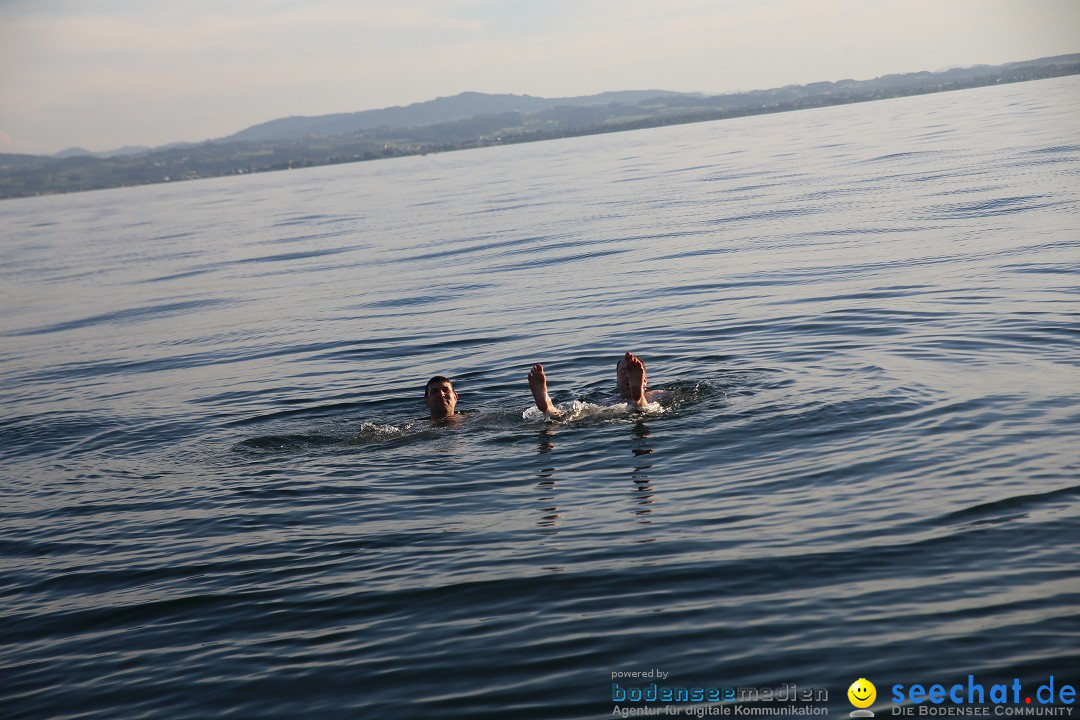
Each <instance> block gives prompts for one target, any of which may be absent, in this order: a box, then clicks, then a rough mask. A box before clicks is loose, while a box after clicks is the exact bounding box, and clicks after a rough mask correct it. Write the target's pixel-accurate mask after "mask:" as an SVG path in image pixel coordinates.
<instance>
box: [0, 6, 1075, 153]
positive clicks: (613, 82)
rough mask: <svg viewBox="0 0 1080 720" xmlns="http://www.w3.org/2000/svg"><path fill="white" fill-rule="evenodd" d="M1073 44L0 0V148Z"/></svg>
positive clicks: (980, 25)
mask: <svg viewBox="0 0 1080 720" xmlns="http://www.w3.org/2000/svg"><path fill="white" fill-rule="evenodd" d="M1078 51H1080V0H711V1H707V0H652V1H651V2H638V1H637V0H547V1H545V0H531V1H526V0H513V1H510V0H506V1H502V2H493V1H486V0H355V1H353V2H348V1H346V0H304V1H301V0H0V152H26V153H45V152H55V151H57V150H61V149H64V148H67V147H71V146H81V147H85V148H88V149H90V150H109V149H113V148H117V147H120V146H123V145H161V144H164V143H168V142H173V141H178V140H186V141H199V140H205V139H209V138H215V137H221V136H224V135H228V134H231V133H233V132H235V131H238V130H241V129H243V128H245V127H248V126H250V125H253V124H255V123H258V122H263V121H266V120H271V119H274V118H277V117H284V116H288V115H322V114H326V113H332V112H350V111H356V110H367V109H371V108H379V107H387V106H390V105H404V104H408V103H411V102H419V101H422V100H430V99H432V98H434V97H438V96H441V95H453V94H456V93H459V92H462V91H465V90H476V91H480V92H493V93H494V92H498V93H517V94H524V93H527V94H530V95H540V96H545V97H560V96H568V95H585V94H590V93H596V92H601V91H605V90H637V89H652V88H659V89H665V90H683V91H699V92H710V93H713V92H716V93H718V92H726V91H735V90H752V89H757V88H768V87H776V86H780V85H786V84H789V83H806V82H814V81H817V80H839V79H842V78H856V79H866V78H872V77H876V76H878V75H884V74H886V73H892V72H908V71H916V70H943V69H946V68H948V67H956V66H970V65H975V64H979V63H988V64H997V63H1002V62H1008V61H1011V60H1027V59H1033V58H1037V57H1042V56H1047V55H1058V54H1064V53H1070V52H1078Z"/></svg>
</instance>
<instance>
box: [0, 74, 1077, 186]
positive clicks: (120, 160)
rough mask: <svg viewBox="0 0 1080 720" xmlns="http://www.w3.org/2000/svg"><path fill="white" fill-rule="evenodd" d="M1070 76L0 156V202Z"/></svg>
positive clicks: (892, 83)
mask: <svg viewBox="0 0 1080 720" xmlns="http://www.w3.org/2000/svg"><path fill="white" fill-rule="evenodd" d="M1071 75H1080V55H1067V56H1061V57H1059V58H1045V59H1043V60H1032V61H1026V62H1021V63H1009V64H1007V65H1002V66H992V67H978V68H971V69H967V70H953V71H945V72H941V73H910V74H906V75H897V76H886V77H884V78H875V79H874V80H870V81H854V80H845V81H840V82H839V83H811V84H810V85H805V86H787V87H784V88H776V89H773V90H768V91H755V92H753V93H741V94H735V95H719V96H689V95H685V94H679V93H671V94H667V95H658V96H657V97H655V98H652V99H648V100H645V101H642V102H640V103H637V104H622V103H618V102H612V103H609V104H607V105H595V104H594V105H591V106H586V105H583V106H557V107H554V108H552V109H546V110H544V111H541V112H518V111H509V112H502V113H497V114H488V115H477V116H475V117H472V118H468V119H464V120H460V119H458V120H453V121H444V122H437V123H432V124H427V125H413V126H408V127H395V128H388V127H379V128H374V129H364V130H360V131H354V132H350V133H347V134H342V135H319V134H311V135H309V136H307V137H303V138H298V139H296V138H294V139H284V138H283V139H271V140H262V141H231V142H223V141H207V142H205V143H201V144H198V145H192V146H184V147H168V148H162V149H158V150H151V151H148V152H145V153H136V154H128V155H116V156H111V157H97V156H93V155H85V156H75V157H64V158H58V157H49V156H33V155H0V199H11V198H19V197H35V196H41V195H57V194H65V193H71V192H83V191H90V190H105V189H110V188H117V187H134V186H138V185H150V184H158V183H165V182H179V181H183V180H200V179H206V178H213V177H225V176H229V175H246V174H253V173H261V172H273V171H277V170H291V169H299V168H306V167H320V166H324V165H339V164H344V163H352V162H364V161H368V160H383V159H387V158H394V157H408V156H413V155H426V154H429V153H443V152H452V151H456V150H471V149H476V148H484V147H495V146H499V145H515V144H520V143H528V142H540V141H544V140H557V139H562V138H569V137H583V136H587V135H600V134H605V133H612V132H625V131H630V130H642V129H648V128H655V127H666V126H670V125H684V124H690V123H699V122H713V121H716V120H727V119H732V118H738V117H750V116H754V115H769V114H774V113H781V112H793V111H796V110H808V109H814V108H822V107H833V106H837V105H849V104H853V103H863V102H873V101H876V100H888V99H893V98H898V97H910V96H914V95H928V94H935V93H941V92H952V91H955V90H967V89H972V88H979V87H988V86H993V85H1004V84H1013V83H1019V82H1030V81H1034V80H1046V79H1051V78H1057V77H1067V76H1071ZM475 95H477V96H478V97H491V96H480V95H479V94H475ZM509 97H515V96H509ZM520 97H523V98H524V97H527V96H520ZM434 102H436V101H432V103H429V104H433V103H434ZM421 105H423V104H421ZM405 110H408V108H406V109H405ZM362 114H363V113H356V114H354V115H362ZM304 120H308V121H312V122H315V121H319V120H321V118H301V119H298V121H297V122H301V121H304ZM575 123H577V124H575Z"/></svg>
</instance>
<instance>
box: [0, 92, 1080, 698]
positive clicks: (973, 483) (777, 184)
mask: <svg viewBox="0 0 1080 720" xmlns="http://www.w3.org/2000/svg"><path fill="white" fill-rule="evenodd" d="M1077 118H1080V80H1078V79H1076V78H1064V79H1057V80H1048V81H1041V82H1033V83H1025V84H1021V85H1010V86H1006V87H997V88H985V89H978V90H971V91H964V92H955V93H948V94H941V95H932V96H923V97H915V98H906V99H898V100H890V101H883V102H876V103H867V104H862V105H856V106H845V107H836V108H827V109H821V110H814V111H807V112H799V113H787V114H781V115H773V116H763V117H755V118H746V119H741V120H731V121H724V122H716V123H705V124H697V125H686V126H679V127H672V128H664V129H655V130H646V131H641V132H631V133H621V134H614V135H604V136H596V137H588V138H580V139H573V140H564V141H554V142H545V143H536V144H530V145H522V146H515V147H505V148H491V149H485V150H476V151H468V152H459V153H449V154H440V155H429V156H426V157H415V158H405V159H398V160H392V161H379V162H371V163H361V164H355V165H347V166H337V167H332V168H317V169H311V170H305V171H292V172H281V173H274V174H264V175H257V176H247V177H237V178H229V179H220V180H209V181H199V182H188V183H180V184H173V185H159V186H152V187H141V188H131V189H121V190H113V191H103V192H93V193H84V194H78V195H69V196H59V197H46V198H34V199H26V200H8V201H4V202H3V203H0V228H2V229H0V248H2V252H3V263H2V265H0V276H2V286H0V287H2V290H0V292H2V295H0V298H2V307H3V314H2V317H0V338H2V342H0V398H2V402H3V408H4V413H3V416H2V418H0V459H2V461H3V465H2V467H3V472H2V476H3V486H2V487H3V495H4V502H3V506H2V511H0V517H2V522H0V563H2V567H3V575H2V581H0V598H2V604H0V609H2V616H0V707H2V708H3V710H2V715H3V716H4V717H6V718H44V717H51V718H103V719H104V718H151V717H153V718H158V717H160V718H180V717H183V718H199V717H226V716H227V717H237V718H253V717H261V718H299V717H321V718H461V719H465V718H470V719H477V718H547V719H563V718H567V719H569V718H606V717H613V714H612V712H613V706H614V705H615V704H616V703H615V702H613V700H612V687H611V683H612V681H613V679H612V674H613V673H616V672H633V671H646V670H649V669H659V670H661V671H662V672H665V673H669V674H670V675H669V676H668V679H667V680H666V682H667V683H668V684H670V685H675V686H685V687H690V686H701V687H739V686H755V687H779V686H781V685H782V684H785V683H795V684H797V685H798V686H799V687H800V688H804V687H805V688H822V689H827V691H828V700H827V701H825V702H823V703H818V704H819V705H820V706H822V707H824V708H828V709H830V710H831V713H832V714H833V715H842V714H846V713H847V712H848V711H850V710H852V707H851V705H850V704H849V703H848V700H847V697H846V691H847V688H848V686H849V685H850V684H851V683H852V682H853V681H855V680H856V679H857V678H860V677H865V678H868V679H870V680H872V681H873V682H874V683H876V685H877V688H878V702H877V704H876V705H875V706H874V709H875V710H876V711H877V712H878V715H879V716H881V715H883V714H886V715H887V714H889V713H890V707H891V700H890V695H891V692H890V688H891V687H892V686H893V685H894V684H902V685H904V686H905V687H906V686H909V685H911V684H913V683H922V684H924V685H926V686H929V685H930V684H932V683H943V684H945V685H946V686H948V685H949V684H951V683H955V682H966V680H967V676H968V675H969V674H973V675H974V676H975V677H976V680H977V681H979V682H982V683H984V684H985V685H986V686H987V688H989V686H990V685H991V684H994V683H1011V682H1012V680H1013V679H1014V678H1018V679H1019V680H1020V682H1021V683H1022V684H1023V686H1024V691H1025V692H1027V693H1033V692H1034V690H1035V688H1036V687H1037V686H1038V685H1039V684H1042V683H1044V682H1046V680H1047V678H1048V677H1049V676H1050V675H1053V676H1054V677H1055V682H1056V683H1057V684H1058V685H1059V686H1060V684H1062V683H1066V682H1067V683H1072V684H1073V685H1077V684H1080V649H1078V648H1080V579H1078V573H1077V565H1078V557H1080V553H1078V547H1080V543H1078V541H1080V480H1078V476H1080V452H1078V441H1077V431H1078V428H1080V413H1078V400H1080V383H1078V380H1080V374H1078V370H1077V361H1078V358H1080V352H1078V351H1080V322H1078V320H1080V318H1078V312H1080V309H1078V305H1077V282H1076V277H1077V275H1076V273H1077V270H1078V266H1080V212H1078V211H1080V122H1078V120H1077ZM627 350H633V351H635V352H637V353H638V354H639V355H641V356H642V357H643V358H644V359H645V361H646V362H647V363H648V368H649V377H650V387H656V388H659V389H663V390H665V392H664V393H663V395H662V396H661V400H660V402H659V404H658V405H657V406H656V407H654V408H653V409H652V410H651V411H650V412H648V413H645V414H631V413H628V412H627V411H625V410H623V409H620V408H610V407H604V406H605V405H606V404H607V403H608V402H609V401H608V398H609V397H610V396H611V395H612V394H613V391H614V364H615V361H616V360H617V358H618V357H619V356H620V355H621V354H622V353H623V352H625V351H627ZM535 362H543V363H544V364H545V367H546V368H547V370H548V374H549V376H550V378H551V390H552V394H553V397H554V400H555V402H556V403H558V404H560V405H561V406H562V407H564V408H566V409H568V410H571V411H572V413H573V414H572V416H571V418H570V419H568V420H565V421H562V422H546V421H545V420H544V419H543V418H541V417H538V416H537V415H536V413H535V412H531V411H529V407H530V403H531V400H530V397H529V393H528V388H527V385H526V383H525V376H526V373H527V372H528V369H529V367H530V366H531V365H532V364H533V363H535ZM436 373H441V374H446V375H449V376H451V377H452V378H453V379H454V381H455V383H456V385H457V388H458V390H459V392H460V393H461V398H462V399H461V405H460V408H462V409H465V410H466V411H468V412H467V415H466V419H465V421H464V422H462V423H460V424H458V425H455V426H452V427H438V426H432V425H431V423H430V422H427V421H425V420H423V419H422V418H423V415H424V408H423V406H422V404H421V395H422V388H423V384H424V382H425V381H426V380H427V378H428V377H429V376H431V375H434V374H436ZM619 681H620V682H622V683H625V684H629V683H639V682H640V683H644V682H645V681H644V680H641V681H639V680H630V681H627V680H624V679H620V680H619ZM641 704H642V703H638V704H637V705H638V706H640V705H641ZM624 705H625V704H624ZM683 705H686V703H684V704H683ZM728 705H730V703H729V704H728Z"/></svg>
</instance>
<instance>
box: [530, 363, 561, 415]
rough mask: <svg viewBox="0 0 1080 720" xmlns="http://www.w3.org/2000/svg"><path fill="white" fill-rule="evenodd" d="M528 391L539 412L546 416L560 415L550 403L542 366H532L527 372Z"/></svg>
mask: <svg viewBox="0 0 1080 720" xmlns="http://www.w3.org/2000/svg"><path fill="white" fill-rule="evenodd" d="M529 389H530V390H532V396H533V400H535V401H536V407H537V409H539V410H540V412H542V413H547V414H548V415H561V414H562V413H560V412H559V411H558V410H556V409H555V405H554V404H552V402H551V397H550V396H549V395H548V390H547V375H545V374H544V366H543V365H541V364H540V363H536V364H535V365H533V367H532V370H530V371H529Z"/></svg>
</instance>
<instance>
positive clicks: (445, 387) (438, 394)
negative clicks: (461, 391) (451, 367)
mask: <svg viewBox="0 0 1080 720" xmlns="http://www.w3.org/2000/svg"><path fill="white" fill-rule="evenodd" d="M457 401H458V394H457V393H456V392H454V386H453V385H451V384H450V383H448V382H437V383H432V384H431V385H430V386H429V387H428V389H427V395H425V396H424V402H425V403H426V404H427V406H428V409H429V410H431V417H448V416H450V415H453V414H454V408H456V407H457Z"/></svg>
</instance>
